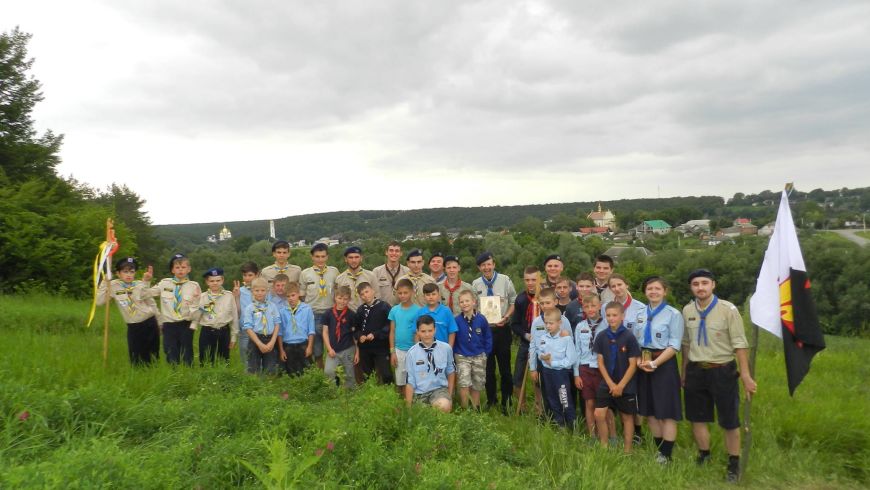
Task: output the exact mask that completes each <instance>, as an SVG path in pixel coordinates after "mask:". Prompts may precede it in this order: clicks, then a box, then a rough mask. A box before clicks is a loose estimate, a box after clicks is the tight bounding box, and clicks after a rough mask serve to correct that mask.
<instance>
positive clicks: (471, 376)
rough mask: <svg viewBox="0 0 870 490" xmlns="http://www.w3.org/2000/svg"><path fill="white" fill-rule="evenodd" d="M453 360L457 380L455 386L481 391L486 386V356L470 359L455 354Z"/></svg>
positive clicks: (481, 355)
mask: <svg viewBox="0 0 870 490" xmlns="http://www.w3.org/2000/svg"><path fill="white" fill-rule="evenodd" d="M454 359H455V360H456V371H457V372H458V378H459V379H458V381H457V382H456V384H457V386H459V387H460V388H468V387H471V389H472V390H474V391H483V388H484V385H485V384H486V354H480V355H476V356H471V357H468V356H463V355H461V354H455V355H454Z"/></svg>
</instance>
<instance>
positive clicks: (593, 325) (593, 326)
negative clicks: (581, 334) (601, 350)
mask: <svg viewBox="0 0 870 490" xmlns="http://www.w3.org/2000/svg"><path fill="white" fill-rule="evenodd" d="M601 320H604V318H602V317H598V320H595V322H594V323H593V321H592V320H590V319H588V318H587V319H586V324H587V325H589V330H590V331H591V332H592V335H591V336H590V337H589V352H592V344H593V342H595V331H596V330H598V326H599V325H601Z"/></svg>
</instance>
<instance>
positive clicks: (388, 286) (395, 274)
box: [372, 264, 409, 306]
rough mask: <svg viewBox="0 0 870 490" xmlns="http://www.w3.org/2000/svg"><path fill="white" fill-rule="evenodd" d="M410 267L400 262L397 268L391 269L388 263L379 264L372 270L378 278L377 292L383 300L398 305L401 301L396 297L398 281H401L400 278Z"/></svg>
mask: <svg viewBox="0 0 870 490" xmlns="http://www.w3.org/2000/svg"><path fill="white" fill-rule="evenodd" d="M408 271H409V269H408V268H407V267H406V266H404V265H402V264H399V266H398V268H397V269H394V270H390V269H388V268H387V264H383V265H379V266H377V267H375V268H374V269H373V270H372V273H373V274H374V275H375V277H376V278H377V281H378V282H377V285H376V286H375V293H376V295H377V297H378V298H380V299H381V301H386V302H387V303H389V304H390V306H396V304H398V303H399V299H398V298H396V282H398V281H399V278H400V277H402V276H404V275H405V274H407V273H408Z"/></svg>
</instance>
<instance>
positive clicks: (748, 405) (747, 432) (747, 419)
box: [737, 300, 759, 481]
mask: <svg viewBox="0 0 870 490" xmlns="http://www.w3.org/2000/svg"><path fill="white" fill-rule="evenodd" d="M747 304H748V300H747ZM758 330H759V328H758V325H753V329H752V347H751V349H750V351H749V376H750V377H751V378H752V379H755V357H756V355H757V354H758ZM751 417H752V393H749V392H748V391H747V392H746V399H745V400H744V401H743V447H742V448H741V455H740V468H739V470H738V473H737V474H738V476H737V480H738V481H741V480H743V475H744V474H745V473H746V468H747V467H748V466H749V452H750V450H751V449H752V418H751Z"/></svg>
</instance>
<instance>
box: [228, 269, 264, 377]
mask: <svg viewBox="0 0 870 490" xmlns="http://www.w3.org/2000/svg"><path fill="white" fill-rule="evenodd" d="M240 272H241V273H242V282H239V281H233V296H234V297H235V298H236V310H238V312H239V318H241V315H242V312H244V311H245V308H246V307H247V306H248V305H249V304H251V301H252V298H251V281H253V280H254V279H256V278H257V276H258V275H259V274H260V267H259V266H258V265H257V264H256V263H255V262H245V263H244V264H242V267H241V271H240ZM239 333H240V334H241V335H239V357H240V359H241V360H242V362H243V363H245V361H246V360H247V358H248V336H247V335H246V334H245V332H244V330H242V323H241V322H239Z"/></svg>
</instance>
